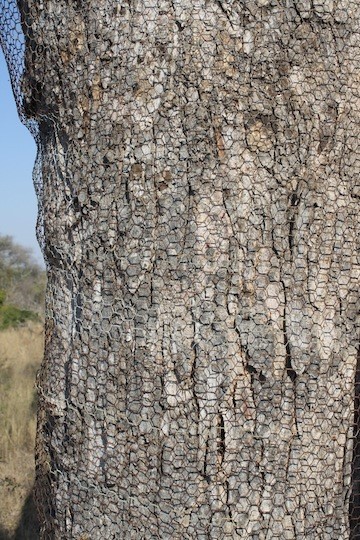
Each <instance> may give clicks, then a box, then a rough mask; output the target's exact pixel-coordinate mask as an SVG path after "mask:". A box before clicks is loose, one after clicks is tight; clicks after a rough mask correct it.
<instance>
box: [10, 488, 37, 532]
mask: <svg viewBox="0 0 360 540" xmlns="http://www.w3.org/2000/svg"><path fill="white" fill-rule="evenodd" d="M39 529H40V527H39V521H38V518H37V513H36V508H35V502H34V494H33V489H32V490H31V491H30V493H29V494H28V496H27V497H26V500H25V502H24V505H23V508H22V511H21V516H20V519H19V522H18V525H17V527H16V531H15V533H14V534H11V533H9V532H8V531H6V530H5V529H4V528H3V527H2V526H1V525H0V540H39V538H40V533H39Z"/></svg>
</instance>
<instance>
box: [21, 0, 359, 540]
mask: <svg viewBox="0 0 360 540" xmlns="http://www.w3.org/2000/svg"><path fill="white" fill-rule="evenodd" d="M19 4H20V9H21V12H22V21H23V28H24V31H25V34H26V46H27V57H26V74H25V79H24V83H23V89H24V90H23V91H24V94H25V97H24V107H25V112H26V114H27V116H28V117H32V118H35V119H36V120H37V121H38V123H39V128H40V142H39V145H40V149H41V159H42V178H43V183H42V192H41V207H42V212H43V227H44V228H43V234H44V241H45V253H46V257H47V261H48V265H49V285H48V293H47V331H46V334H47V340H46V353H45V361H44V364H43V367H42V370H41V374H40V377H39V383H38V385H39V394H40V398H39V399H40V412H39V433H38V440H37V467H38V473H37V497H38V500H39V501H40V507H41V512H42V521H43V529H42V538H45V539H48V538H49V539H50V538H54V539H61V540H66V539H77V540H80V539H82V540H84V539H91V540H97V539H99V540H100V539H107V540H111V539H117V540H119V539H126V540H127V539H134V540H135V539H136V540H139V539H146V540H150V539H156V538H161V539H163V540H164V539H169V540H170V539H171V540H186V539H198V540H205V539H217V540H220V539H224V540H226V539H236V538H238V539H242V540H245V539H253V540H255V539H259V540H261V539H268V540H270V539H271V540H273V539H295V538H296V539H298V540H300V539H303V540H305V539H306V540H311V539H313V540H318V539H321V540H326V539H328V540H334V539H335V538H337V539H340V538H341V539H345V538H348V537H349V534H350V519H349V501H350V492H351V460H352V448H353V444H352V439H353V426H354V389H355V370H356V357H357V349H358V341H357V340H356V334H357V329H358V327H357V326H356V324H358V323H357V322H356V302H357V299H358V294H357V279H358V276H359V251H358V250H357V249H358V248H357V246H356V243H357V241H358V238H359V232H360V227H359V206H358V202H359V196H360V185H359V172H360V171H359V158H360V150H359V142H358V141H359V136H360V127H359V126H360V118H359V111H360V101H359V100H360V98H359V79H360V72H359V66H360V64H359V54H360V46H359V7H358V6H357V2H354V1H351V0H339V1H338V2H332V1H330V0H317V1H315V0H314V2H310V1H308V0H303V1H296V2H295V1H292V0H286V1H285V0H282V1H274V0H273V1H271V0H242V1H238V2H235V1H233V0H227V1H225V0H191V1H190V0H172V1H170V0H152V1H149V0H141V1H140V0H128V1H123V2H119V1H118V0H116V1H115V0H96V2H95V1H94V0H88V1H86V2H80V0H46V1H45V0H44V1H42V2H39V0H20V2H19Z"/></svg>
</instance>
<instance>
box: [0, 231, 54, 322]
mask: <svg viewBox="0 0 360 540" xmlns="http://www.w3.org/2000/svg"><path fill="white" fill-rule="evenodd" d="M45 286H46V274H45V270H44V269H43V268H42V267H41V266H40V264H39V263H38V262H37V261H35V259H34V257H33V255H32V253H31V250H29V249H27V248H24V247H23V246H20V245H18V244H16V243H15V242H14V241H13V239H12V238H11V237H10V236H2V235H0V329H3V328H8V327H9V326H14V325H17V324H19V323H22V322H25V321H27V320H30V319H31V320H34V319H35V318H37V317H36V314H38V315H40V316H41V315H42V314H43V309H44V298H45ZM5 301H6V303H5Z"/></svg>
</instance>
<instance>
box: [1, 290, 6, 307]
mask: <svg viewBox="0 0 360 540" xmlns="http://www.w3.org/2000/svg"><path fill="white" fill-rule="evenodd" d="M5 298H6V292H5V291H3V290H1V289H0V306H2V305H3V304H4V302H5Z"/></svg>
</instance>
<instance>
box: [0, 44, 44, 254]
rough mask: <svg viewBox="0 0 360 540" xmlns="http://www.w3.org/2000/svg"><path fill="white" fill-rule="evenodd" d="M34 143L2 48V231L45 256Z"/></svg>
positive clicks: (0, 201)
mask: <svg viewBox="0 0 360 540" xmlns="http://www.w3.org/2000/svg"><path fill="white" fill-rule="evenodd" d="M35 155H36V147H35V142H34V140H33V138H32V136H31V135H30V133H29V131H28V130H27V129H26V127H25V126H23V125H22V124H21V122H20V120H19V118H18V115H17V112H16V106H15V101H14V96H13V94H12V90H11V86H10V80H9V75H8V72H7V68H6V64H5V60H4V56H3V54H2V51H1V49H0V189H1V196H0V234H8V235H11V236H12V237H13V238H14V240H15V241H16V242H17V243H19V244H22V245H24V246H27V247H30V248H31V249H32V250H33V252H34V254H35V255H36V258H37V259H38V260H39V261H41V260H42V255H41V252H40V249H39V246H38V243H37V240H36V236H35V223H36V215H37V202H36V196H35V191H34V187H33V183H32V169H33V166H34V161H35Z"/></svg>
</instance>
